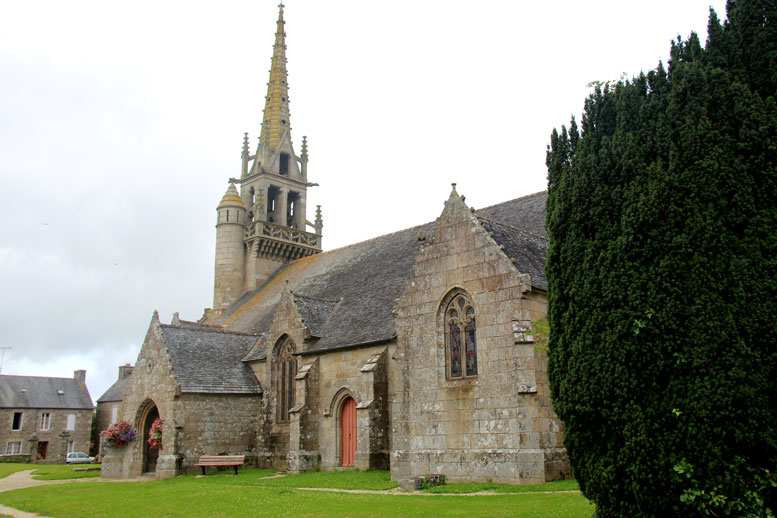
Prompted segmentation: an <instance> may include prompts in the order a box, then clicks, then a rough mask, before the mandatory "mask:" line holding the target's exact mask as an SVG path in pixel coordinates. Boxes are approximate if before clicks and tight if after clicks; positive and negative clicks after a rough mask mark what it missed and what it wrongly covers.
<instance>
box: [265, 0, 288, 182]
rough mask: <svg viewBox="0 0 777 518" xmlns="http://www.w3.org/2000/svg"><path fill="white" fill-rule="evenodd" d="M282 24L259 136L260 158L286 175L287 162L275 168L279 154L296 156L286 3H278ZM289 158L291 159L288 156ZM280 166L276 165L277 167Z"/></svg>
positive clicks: (276, 33) (267, 166) (278, 25)
mask: <svg viewBox="0 0 777 518" xmlns="http://www.w3.org/2000/svg"><path fill="white" fill-rule="evenodd" d="M278 7H279V12H278V23H277V28H276V31H275V44H274V45H273V55H272V65H271V67H270V82H269V83H267V97H266V98H265V104H264V118H263V119H262V130H261V134H260V136H259V145H260V148H261V149H260V153H259V159H260V160H259V161H260V165H261V166H262V168H263V169H265V170H267V171H272V172H279V173H281V174H284V172H283V169H285V164H283V165H281V166H280V168H279V169H280V171H275V169H276V167H277V166H278V165H280V164H278V162H279V154H280V153H286V155H287V156H288V157H289V158H292V157H294V150H293V148H292V144H291V135H290V133H289V131H290V129H291V123H290V117H289V85H288V78H287V72H286V32H285V25H286V22H285V21H284V20H283V3H281V4H279V5H278ZM284 160H288V159H284ZM274 166H276V167H274Z"/></svg>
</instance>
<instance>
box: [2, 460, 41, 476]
mask: <svg viewBox="0 0 777 518" xmlns="http://www.w3.org/2000/svg"><path fill="white" fill-rule="evenodd" d="M37 467H38V466H36V465H35V464H20V463H17V462H0V478H5V477H7V476H8V475H12V474H13V473H16V472H17V471H24V470H27V469H35V468H37Z"/></svg>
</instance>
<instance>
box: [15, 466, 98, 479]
mask: <svg viewBox="0 0 777 518" xmlns="http://www.w3.org/2000/svg"><path fill="white" fill-rule="evenodd" d="M81 468H100V464H75V465H67V464H48V465H44V466H40V465H38V466H34V467H33V468H27V469H35V471H34V472H33V473H32V478H34V479H36V480H67V479H72V478H95V477H99V476H100V470H99V469H97V470H95V471H76V470H77V469H81Z"/></svg>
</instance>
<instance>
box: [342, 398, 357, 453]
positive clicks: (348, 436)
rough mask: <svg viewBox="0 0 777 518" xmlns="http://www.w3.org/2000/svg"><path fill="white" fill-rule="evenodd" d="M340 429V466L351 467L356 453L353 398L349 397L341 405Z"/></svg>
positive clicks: (354, 403)
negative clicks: (341, 448) (341, 446)
mask: <svg viewBox="0 0 777 518" xmlns="http://www.w3.org/2000/svg"><path fill="white" fill-rule="evenodd" d="M340 427H341V429H340V433H341V437H342V442H343V452H342V466H353V454H354V453H356V401H354V400H353V398H350V397H349V398H348V399H346V400H345V402H344V403H343V411H342V415H341V416H340Z"/></svg>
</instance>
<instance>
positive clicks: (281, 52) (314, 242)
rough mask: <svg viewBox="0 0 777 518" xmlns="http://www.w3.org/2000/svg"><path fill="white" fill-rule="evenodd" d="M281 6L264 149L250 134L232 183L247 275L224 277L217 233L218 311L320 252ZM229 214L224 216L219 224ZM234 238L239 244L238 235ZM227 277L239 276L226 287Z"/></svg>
mask: <svg viewBox="0 0 777 518" xmlns="http://www.w3.org/2000/svg"><path fill="white" fill-rule="evenodd" d="M278 7H279V14H278V22H277V28H276V31H275V44H274V45H273V55H272V62H271V66H270V81H269V82H268V83H267V95H266V97H265V104H264V116H263V118H262V121H261V129H260V135H259V145H258V146H257V148H256V152H255V153H254V154H253V155H252V154H251V153H250V146H249V142H248V133H245V134H244V135H243V151H242V155H241V158H242V167H241V172H240V178H239V179H236V178H231V179H230V182H231V183H233V184H239V185H240V193H239V197H240V199H241V200H242V203H243V208H244V210H245V216H244V221H243V222H242V226H243V229H242V230H243V231H242V238H241V240H242V242H241V248H242V261H241V262H242V268H241V271H242V274H241V275H236V272H235V271H234V269H233V270H232V271H230V272H226V271H224V272H220V268H219V257H218V254H219V250H222V249H225V244H221V243H220V241H219V240H220V234H218V233H217V238H216V250H217V257H216V279H221V282H220V283H219V282H217V283H216V286H215V289H214V302H213V309H214V310H216V311H218V310H220V309H224V308H226V307H227V306H229V305H230V304H232V302H234V301H235V300H237V299H238V298H239V297H240V295H242V294H243V293H244V292H245V291H248V290H252V289H255V288H258V287H260V286H261V285H262V284H263V283H264V282H265V281H266V280H267V279H268V278H269V277H270V276H271V275H272V274H273V273H275V271H277V270H278V269H279V268H280V267H282V266H283V265H284V264H285V263H287V262H289V261H292V260H294V259H298V258H300V257H307V256H309V255H313V254H316V253H319V252H320V251H321V230H322V228H323V223H322V219H321V207H320V206H319V207H318V208H317V210H316V217H315V221H314V222H313V223H311V222H310V221H308V220H307V215H306V214H307V188H308V187H312V186H315V185H318V184H314V183H310V182H308V167H307V166H308V144H307V137H302V147H301V150H300V154H299V155H297V154H296V153H295V151H294V145H293V142H292V139H291V115H290V111H289V84H288V75H287V72H286V32H285V25H286V22H285V21H284V19H283V4H282V3H281V4H280V5H279V6H278ZM220 209H221V211H222V212H224V210H225V209H224V202H223V200H222V203H221V204H220ZM233 210H234V209H233ZM225 215H226V213H224V214H223V215H222V214H221V212H220V213H219V218H220V219H219V221H220V222H223V219H222V217H225ZM241 215H242V213H241ZM230 223H232V222H230ZM308 227H312V229H311V230H312V232H309V231H308ZM232 234H234V232H233V233H232ZM231 238H232V241H234V235H231ZM232 241H231V242H230V243H229V244H228V245H227V246H228V247H229V248H230V249H234V248H233V247H234V243H233V242H232ZM220 244H221V245H222V246H219V245H220ZM222 262H223V261H222ZM230 264H234V261H230ZM222 269H223V268H222ZM225 276H229V277H232V276H235V277H234V278H233V279H231V282H226V281H225ZM238 283H240V284H241V285H242V290H235V289H234V286H235V285H236V284H238ZM226 285H230V286H233V288H232V289H231V290H230V292H229V293H228V294H227V293H223V291H224V290H223V289H220V286H226ZM238 291H239V293H237V292H238Z"/></svg>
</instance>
